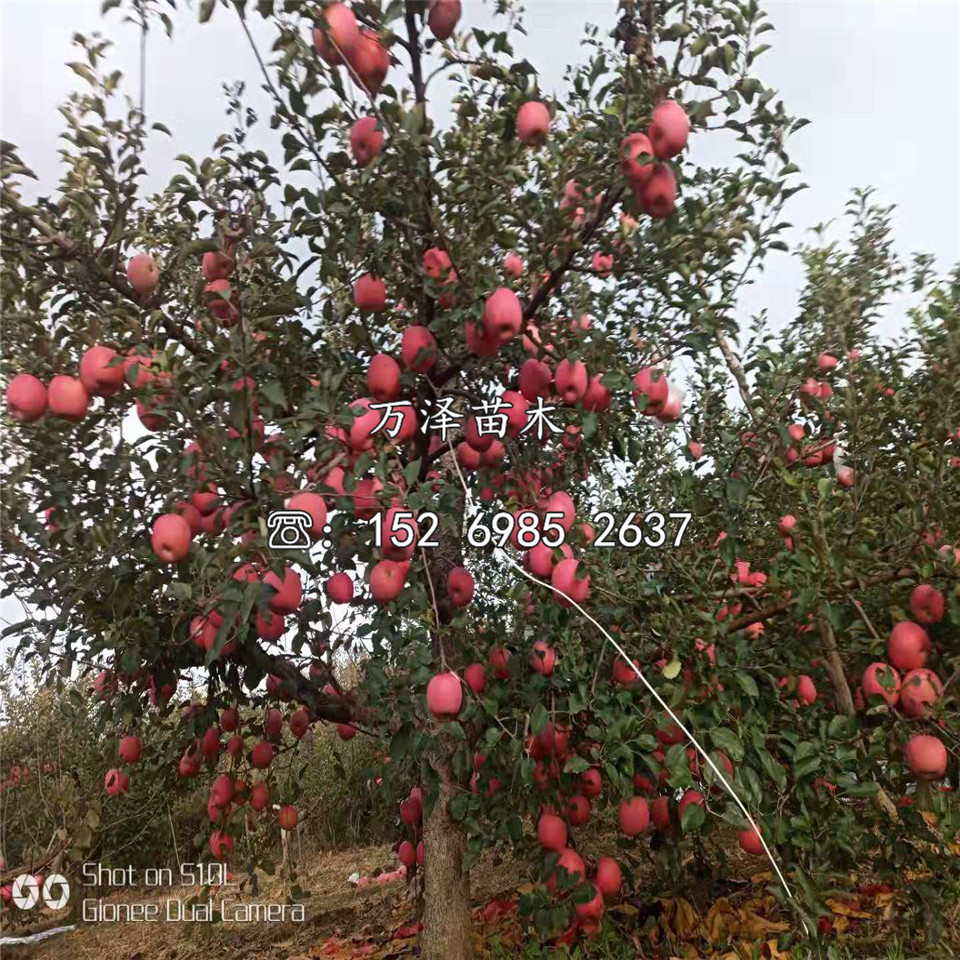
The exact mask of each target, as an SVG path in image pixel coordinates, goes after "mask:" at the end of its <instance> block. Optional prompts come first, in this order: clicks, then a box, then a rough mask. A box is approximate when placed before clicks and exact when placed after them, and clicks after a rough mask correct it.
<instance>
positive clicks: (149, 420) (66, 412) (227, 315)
mask: <svg viewBox="0 0 960 960" xmlns="http://www.w3.org/2000/svg"><path fill="white" fill-rule="evenodd" d="M232 269H233V260H232V259H231V258H229V257H227V256H226V255H224V254H220V253H216V252H211V253H207V254H205V255H204V257H203V273H204V277H205V278H206V277H207V276H208V275H209V276H210V277H214V279H213V280H212V282H210V283H208V284H207V286H206V290H207V291H208V292H210V293H215V294H217V297H216V298H215V299H214V301H213V302H212V303H211V304H210V310H211V312H212V313H213V314H214V315H215V316H217V317H219V318H221V319H223V320H224V322H225V323H230V322H231V317H232V318H233V319H234V320H235V318H236V308H235V307H234V306H233V305H232V304H231V303H230V302H229V301H228V300H226V299H224V298H223V297H224V296H229V291H230V285H229V283H227V281H226V279H223V277H224V276H226V275H228V274H229V272H230V271H231V270H232ZM218 277H219V278H220V279H216V278H218ZM127 279H128V280H129V281H130V286H131V287H132V288H133V290H134V292H135V293H136V294H137V295H138V296H139V297H140V298H141V299H143V298H145V297H149V296H151V295H152V293H153V292H154V290H155V289H156V287H157V284H158V283H159V281H160V272H159V270H158V269H157V265H156V263H155V262H154V259H153V257H152V256H150V255H149V254H143V253H142V254H138V255H136V256H134V257H132V258H131V259H130V261H129V263H128V264H127ZM158 358H159V354H158V353H157V352H156V351H154V352H153V353H152V354H151V355H149V356H147V355H145V354H142V353H139V352H137V350H131V351H130V352H129V353H127V355H126V356H121V355H119V354H118V353H117V351H116V350H114V349H113V348H112V347H108V346H105V345H104V344H94V345H93V346H92V347H90V348H89V349H87V350H86V351H85V352H84V354H83V357H82V358H81V359H80V370H79V374H80V375H79V377H71V376H68V375H66V374H58V375H57V376H55V377H53V378H52V379H51V381H50V383H49V385H48V386H46V387H45V386H44V385H43V382H42V381H41V380H39V379H38V378H37V377H35V376H32V375H31V374H28V373H18V374H17V375H16V376H15V377H13V379H12V380H11V381H10V383H9V384H8V386H7V394H6V399H7V410H8V411H9V413H10V416H11V417H13V419H14V420H18V421H20V422H22V423H32V422H34V421H36V420H39V419H40V417H42V416H43V414H44V412H45V411H46V410H49V411H50V413H51V414H52V415H53V416H55V417H60V418H61V419H64V420H68V421H70V422H72V423H79V422H80V421H81V420H83V418H84V417H85V416H86V415H87V412H88V410H89V408H90V400H91V398H92V397H112V396H115V395H116V394H117V393H119V391H120V389H121V388H122V387H123V385H124V383H129V384H130V385H131V387H132V388H133V389H134V390H137V391H141V390H144V389H145V388H147V387H150V388H152V389H153V391H154V395H153V396H149V397H148V396H142V397H138V398H137V400H136V409H137V416H138V417H139V418H140V422H141V423H142V424H143V426H144V427H145V428H146V429H147V430H159V429H162V428H163V427H164V426H165V425H166V423H167V418H166V416H164V415H163V414H162V413H161V412H159V411H158V405H160V404H162V403H163V402H165V401H166V400H168V399H169V393H167V392H164V387H165V386H166V385H168V384H169V382H170V381H171V379H172V375H171V373H170V372H169V371H166V370H162V369H160V365H159V362H158Z"/></svg>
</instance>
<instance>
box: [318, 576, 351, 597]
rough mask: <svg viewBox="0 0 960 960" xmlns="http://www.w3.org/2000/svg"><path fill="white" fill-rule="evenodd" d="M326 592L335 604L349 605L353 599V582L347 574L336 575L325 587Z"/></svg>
mask: <svg viewBox="0 0 960 960" xmlns="http://www.w3.org/2000/svg"><path fill="white" fill-rule="evenodd" d="M324 590H325V591H326V594H327V596H328V597H329V598H330V599H331V600H332V601H333V602H334V603H349V602H350V601H351V600H352V599H353V580H351V579H350V575H349V574H347V573H335V574H334V575H333V576H332V577H331V578H330V579H329V580H328V581H327V582H326V584H325V585H324Z"/></svg>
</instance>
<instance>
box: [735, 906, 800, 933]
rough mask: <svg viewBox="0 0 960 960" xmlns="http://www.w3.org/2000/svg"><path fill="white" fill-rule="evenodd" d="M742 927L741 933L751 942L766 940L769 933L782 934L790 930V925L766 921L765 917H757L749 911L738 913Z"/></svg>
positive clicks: (776, 921)
mask: <svg viewBox="0 0 960 960" xmlns="http://www.w3.org/2000/svg"><path fill="white" fill-rule="evenodd" d="M740 916H741V919H742V921H743V926H742V929H741V932H742V933H743V934H745V935H746V936H748V937H750V939H752V940H762V939H766V935H767V934H770V933H783V932H784V931H786V930H789V929H790V924H788V923H782V922H781V921H778V920H767V919H766V918H765V917H758V916H757V915H756V914H755V913H751V912H750V911H749V910H742V911H741V912H740Z"/></svg>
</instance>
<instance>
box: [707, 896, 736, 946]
mask: <svg viewBox="0 0 960 960" xmlns="http://www.w3.org/2000/svg"><path fill="white" fill-rule="evenodd" d="M704 927H705V928H706V939H707V942H708V943H719V942H721V941H723V940H731V939H733V937H735V936H736V935H737V934H738V933H739V932H740V918H739V917H738V916H737V911H736V910H734V908H733V907H732V906H731V905H730V901H729V900H728V899H727V898H726V897H721V898H720V899H719V900H717V901H716V903H714V904H713V905H712V906H711V907H710V909H709V911H708V912H707V918H706V920H705V921H704Z"/></svg>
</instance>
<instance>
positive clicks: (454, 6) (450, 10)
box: [427, 0, 462, 40]
mask: <svg viewBox="0 0 960 960" xmlns="http://www.w3.org/2000/svg"><path fill="white" fill-rule="evenodd" d="M461 12H462V11H461V7H460V0H430V12H429V13H428V14H427V26H428V27H430V32H431V33H432V34H433V35H434V36H435V37H436V38H437V39H438V40H448V39H449V38H450V36H451V35H452V34H453V31H454V30H455V29H456V27H457V22H458V21H459V20H460V14H461Z"/></svg>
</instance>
